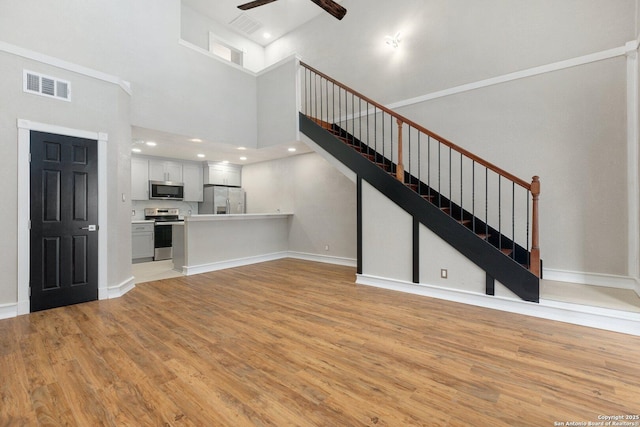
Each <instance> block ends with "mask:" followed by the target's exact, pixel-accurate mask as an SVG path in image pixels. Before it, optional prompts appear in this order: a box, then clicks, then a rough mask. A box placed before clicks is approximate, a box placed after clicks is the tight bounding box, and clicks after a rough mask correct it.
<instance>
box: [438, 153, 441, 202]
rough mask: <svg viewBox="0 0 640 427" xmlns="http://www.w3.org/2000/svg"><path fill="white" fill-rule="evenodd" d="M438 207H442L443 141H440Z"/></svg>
mask: <svg viewBox="0 0 640 427" xmlns="http://www.w3.org/2000/svg"><path fill="white" fill-rule="evenodd" d="M438 207H439V208H441V207H442V143H441V142H440V141H438Z"/></svg>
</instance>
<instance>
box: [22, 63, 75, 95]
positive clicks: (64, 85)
mask: <svg viewBox="0 0 640 427" xmlns="http://www.w3.org/2000/svg"><path fill="white" fill-rule="evenodd" d="M23 89H24V91H25V92H28V93H33V94H36V95H42V96H46V97H49V98H56V99H62V100H65V101H71V83H69V82H68V81H66V80H61V79H58V78H55V77H50V76H45V75H44V74H39V73H34V72H33V71H28V70H24V74H23Z"/></svg>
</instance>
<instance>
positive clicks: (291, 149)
mask: <svg viewBox="0 0 640 427" xmlns="http://www.w3.org/2000/svg"><path fill="white" fill-rule="evenodd" d="M288 151H289V152H290V153H295V151H296V149H295V148H293V147H291V148H289V150H288Z"/></svg>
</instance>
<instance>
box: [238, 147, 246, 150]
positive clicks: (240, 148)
mask: <svg viewBox="0 0 640 427" xmlns="http://www.w3.org/2000/svg"><path fill="white" fill-rule="evenodd" d="M246 149H247V147H238V150H246Z"/></svg>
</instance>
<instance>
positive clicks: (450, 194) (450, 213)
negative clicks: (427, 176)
mask: <svg viewBox="0 0 640 427" xmlns="http://www.w3.org/2000/svg"><path fill="white" fill-rule="evenodd" d="M451 178H452V176H451V147H449V215H450V216H453V201H452V200H451V199H453V193H452V191H451V185H452V183H451V181H452V179H451Z"/></svg>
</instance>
